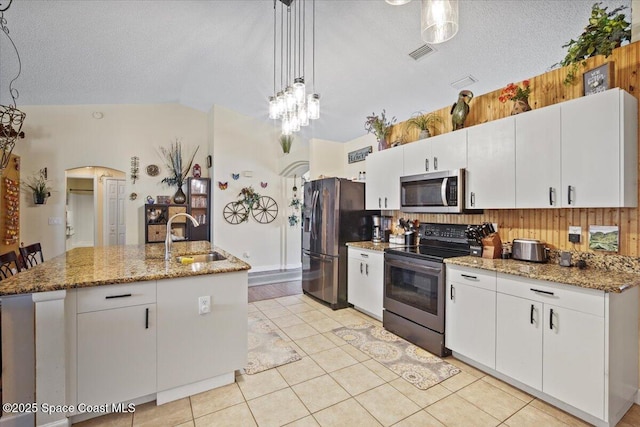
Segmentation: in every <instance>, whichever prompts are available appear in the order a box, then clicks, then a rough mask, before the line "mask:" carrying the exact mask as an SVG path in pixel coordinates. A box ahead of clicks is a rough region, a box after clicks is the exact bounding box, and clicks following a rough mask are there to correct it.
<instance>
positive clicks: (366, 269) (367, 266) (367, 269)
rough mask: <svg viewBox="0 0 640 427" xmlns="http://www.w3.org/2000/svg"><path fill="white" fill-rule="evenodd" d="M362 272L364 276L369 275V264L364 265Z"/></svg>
mask: <svg viewBox="0 0 640 427" xmlns="http://www.w3.org/2000/svg"><path fill="white" fill-rule="evenodd" d="M364 271H365V274H366V275H367V276H368V275H369V264H365V265H364Z"/></svg>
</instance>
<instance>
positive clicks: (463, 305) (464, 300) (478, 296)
mask: <svg viewBox="0 0 640 427" xmlns="http://www.w3.org/2000/svg"><path fill="white" fill-rule="evenodd" d="M445 277H446V278H447V286H446V309H445V316H446V319H445V345H446V347H447V348H449V349H450V350H452V351H455V352H457V353H460V354H462V355H464V356H466V357H469V358H471V359H473V360H475V361H477V362H478V363H481V364H482V365H484V366H486V367H489V368H492V369H493V368H495V364H496V357H495V354H496V353H495V352H496V273H494V272H489V271H482V270H477V269H469V268H464V267H459V266H450V265H447V271H446V276H445Z"/></svg>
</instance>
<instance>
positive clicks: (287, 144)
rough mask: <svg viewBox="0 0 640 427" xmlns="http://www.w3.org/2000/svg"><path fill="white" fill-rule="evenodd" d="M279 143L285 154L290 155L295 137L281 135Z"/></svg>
mask: <svg viewBox="0 0 640 427" xmlns="http://www.w3.org/2000/svg"><path fill="white" fill-rule="evenodd" d="M279 141H280V147H282V151H283V152H284V154H289V151H291V144H293V135H280V139H279Z"/></svg>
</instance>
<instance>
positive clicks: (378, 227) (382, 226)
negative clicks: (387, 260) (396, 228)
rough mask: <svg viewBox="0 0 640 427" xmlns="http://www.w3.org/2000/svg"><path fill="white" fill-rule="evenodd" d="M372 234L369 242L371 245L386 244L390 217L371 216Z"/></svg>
mask: <svg viewBox="0 0 640 427" xmlns="http://www.w3.org/2000/svg"><path fill="white" fill-rule="evenodd" d="M372 220H373V232H372V233H371V236H372V238H371V241H372V242H373V243H381V242H387V241H388V240H389V234H390V233H391V217H388V216H380V215H373V216H372Z"/></svg>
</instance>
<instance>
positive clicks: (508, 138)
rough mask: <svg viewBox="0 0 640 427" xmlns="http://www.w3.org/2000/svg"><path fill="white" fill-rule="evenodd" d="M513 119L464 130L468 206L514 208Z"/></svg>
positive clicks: (477, 207) (508, 118) (495, 121)
mask: <svg viewBox="0 0 640 427" xmlns="http://www.w3.org/2000/svg"><path fill="white" fill-rule="evenodd" d="M515 163H516V162H515V117H514V116H510V117H506V118H504V119H500V120H494V121H492V122H488V123H485V124H482V125H478V126H473V127H470V128H468V129H467V189H466V196H467V199H466V200H467V206H469V207H470V208H473V209H498V208H515V206H516V194H515V191H516V190H515V182H516V172H515Z"/></svg>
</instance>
